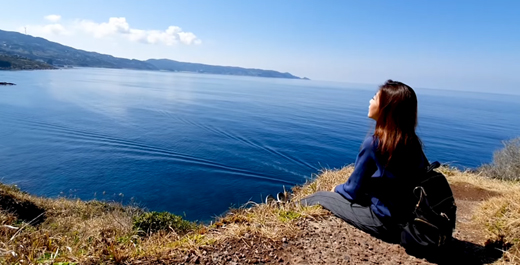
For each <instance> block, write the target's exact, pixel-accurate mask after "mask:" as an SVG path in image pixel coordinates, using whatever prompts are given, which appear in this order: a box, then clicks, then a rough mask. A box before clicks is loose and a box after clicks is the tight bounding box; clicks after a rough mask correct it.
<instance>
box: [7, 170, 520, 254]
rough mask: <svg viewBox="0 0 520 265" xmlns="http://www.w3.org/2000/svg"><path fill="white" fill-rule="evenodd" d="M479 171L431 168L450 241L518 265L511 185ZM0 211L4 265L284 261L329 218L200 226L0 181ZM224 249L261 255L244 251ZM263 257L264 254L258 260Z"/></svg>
mask: <svg viewBox="0 0 520 265" xmlns="http://www.w3.org/2000/svg"><path fill="white" fill-rule="evenodd" d="M488 169H489V166H488V167H487V168H486V167H483V168H481V169H479V170H473V171H460V170H458V169H455V168H450V167H442V168H440V171H441V172H443V173H444V174H445V175H446V176H447V178H448V181H449V182H450V184H451V185H452V186H453V187H454V188H453V189H454V193H455V197H456V199H457V203H458V204H459V211H461V212H462V213H461V212H459V213H458V219H460V223H458V231H457V232H456V237H457V235H465V234H468V235H469V234H471V235H472V236H473V237H470V238H473V240H472V241H474V242H473V243H474V244H478V245H482V246H484V245H489V246H492V247H493V248H498V249H500V250H501V251H502V252H503V255H502V256H501V258H499V259H497V260H495V261H494V264H514V263H520V258H519V257H520V221H519V220H520V185H519V183H518V181H510V180H509V181H504V180H498V179H492V178H489V177H485V176H484V174H485V172H486V170H488ZM352 170H353V168H352V166H351V165H349V166H346V167H344V168H342V169H337V170H324V171H322V172H321V174H319V175H318V176H317V177H316V178H315V179H314V180H313V181H311V182H309V183H306V184H305V185H303V186H298V187H294V188H293V189H292V191H291V192H290V193H291V196H292V201H293V202H296V201H299V200H300V199H301V198H303V197H305V196H307V195H310V194H312V193H314V192H316V191H320V190H330V189H331V188H332V187H334V186H335V185H337V184H339V183H342V182H345V181H346V180H347V179H348V177H349V176H350V174H351V173H352ZM468 189H473V190H474V191H478V192H477V193H475V194H491V195H490V196H483V197H479V198H481V199H478V200H469V199H468V198H466V197H464V196H466V195H462V194H465V193H464V192H460V190H462V191H463V190H468ZM288 193H289V192H288ZM468 196H469V195H468ZM470 201H471V203H470ZM466 202H467V204H465V203H466ZM0 207H1V208H2V211H1V212H0V242H1V243H0V262H1V263H3V264H131V263H145V264H150V263H153V264H155V263H157V264H158V263H207V264H214V263H215V264H222V263H227V262H233V261H235V260H236V262H237V263H240V264H242V263H271V262H288V263H290V261H288V258H287V257H288V256H290V255H291V253H283V251H284V249H283V248H282V246H284V245H287V244H286V243H287V241H289V240H293V239H294V238H297V237H302V236H305V235H303V234H302V233H301V224H302V222H310V223H313V222H318V221H319V220H321V219H323V218H325V217H327V216H330V213H328V212H327V211H325V210H323V209H321V207H319V206H314V207H303V206H301V205H299V204H297V203H285V204H276V203H275V204H255V203H250V204H249V205H245V206H244V207H241V208H239V209H231V210H230V211H229V212H228V213H227V214H225V215H224V216H222V217H220V218H217V219H215V221H214V222H212V223H211V224H209V225H202V224H195V223H191V222H187V221H185V220H182V218H181V217H179V216H174V215H172V214H169V213H156V212H146V211H144V210H142V209H139V208H137V207H133V206H122V205H120V204H117V203H107V202H100V201H81V200H77V199H67V198H57V199H50V198H43V197H37V196H33V195H30V194H27V193H25V192H23V191H20V190H19V189H18V188H17V187H15V186H8V185H0ZM466 210H467V213H465V212H464V211H466ZM266 242H267V243H266ZM233 244H235V245H237V246H243V248H241V249H258V250H260V252H259V251H258V250H256V253H257V254H258V253H260V254H258V255H257V254H255V252H251V253H252V254H251V255H249V254H248V255H249V256H248V255H245V254H244V253H246V252H244V251H245V250H239V249H237V247H235V246H234V245H233ZM266 249H267V250H268V252H265V251H266ZM262 251H264V252H265V253H269V255H267V254H266V255H263V256H262V255H261V254H262V253H264V252H262ZM280 251H281V252H280ZM212 253H214V254H212ZM248 253H249V252H248ZM277 253H278V254H277ZM280 253H282V254H280ZM257 256H258V257H257ZM235 258H236V259H235Z"/></svg>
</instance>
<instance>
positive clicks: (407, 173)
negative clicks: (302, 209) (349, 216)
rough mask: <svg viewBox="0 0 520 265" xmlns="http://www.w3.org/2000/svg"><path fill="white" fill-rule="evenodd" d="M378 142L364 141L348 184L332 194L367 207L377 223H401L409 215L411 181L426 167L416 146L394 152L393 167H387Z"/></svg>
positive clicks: (370, 138)
mask: <svg viewBox="0 0 520 265" xmlns="http://www.w3.org/2000/svg"><path fill="white" fill-rule="evenodd" d="M378 143H379V140H378V138H377V137H375V136H370V137H367V138H366V139H365V140H364V142H363V144H362V145H361V150H360V152H359V154H358V156H357V158H356V162H355V164H354V172H352V175H351V176H350V178H349V179H348V180H347V182H345V183H343V184H340V185H338V186H337V187H336V188H335V189H334V191H335V192H337V193H339V194H341V195H342V196H343V197H345V198H346V199H348V200H349V201H351V202H354V203H358V204H361V205H366V206H368V205H370V208H371V209H372V211H373V212H374V214H376V215H377V216H378V217H380V219H381V220H382V221H383V222H384V221H389V220H392V221H393V222H398V223H399V222H400V221H402V220H403V219H404V218H406V214H407V213H410V212H411V209H410V207H413V204H410V202H411V201H413V200H412V199H411V198H410V196H412V192H411V190H412V189H413V185H414V183H415V182H414V179H415V178H416V177H417V176H418V174H419V172H420V171H421V170H423V169H424V168H425V166H426V165H427V164H428V161H427V159H426V157H425V156H424V153H423V151H422V148H421V146H420V144H419V143H417V144H415V145H411V146H408V147H403V148H400V149H399V151H398V152H394V154H393V156H392V163H391V164H390V166H386V165H387V163H386V161H385V160H384V159H382V157H381V155H380V153H379V152H378Z"/></svg>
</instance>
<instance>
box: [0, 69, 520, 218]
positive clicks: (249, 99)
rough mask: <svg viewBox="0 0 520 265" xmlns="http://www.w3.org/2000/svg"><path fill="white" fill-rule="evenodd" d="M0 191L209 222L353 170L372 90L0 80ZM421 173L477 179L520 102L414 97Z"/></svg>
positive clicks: (28, 75) (213, 79) (141, 75)
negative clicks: (448, 167) (466, 174)
mask: <svg viewBox="0 0 520 265" xmlns="http://www.w3.org/2000/svg"><path fill="white" fill-rule="evenodd" d="M0 81H7V82H14V83H16V84H18V85H17V86H12V87H0V93H1V97H0V161H1V163H0V181H1V182H4V183H8V184H17V185H19V186H20V187H21V188H22V189H23V190H26V191H28V192H30V193H33V194H38V195H46V196H53V197H55V196H73V197H79V198H82V199H93V198H97V199H106V200H117V201H122V202H125V203H126V202H129V201H130V200H131V198H133V200H134V201H136V202H138V203H140V204H141V205H142V206H145V207H147V208H149V209H151V210H156V211H170V212H173V213H176V214H181V215H185V216H186V218H187V219H190V220H208V219H210V218H211V217H213V216H215V215H218V214H221V213H222V212H224V211H225V210H226V209H228V208H229V207H230V206H237V205H241V204H243V203H245V202H246V201H248V200H254V201H257V202H258V201H261V198H262V197H265V195H266V194H268V193H276V192H279V191H282V190H283V186H285V187H287V188H289V187H291V186H293V185H296V184H302V183H304V182H305V181H306V180H307V179H309V178H311V177H312V176H313V175H314V174H317V173H319V171H320V169H323V168H339V167H342V166H344V165H347V164H350V163H353V162H354V160H355V157H356V154H357V150H358V148H359V145H360V144H361V141H362V140H363V138H364V137H365V136H366V135H367V134H368V132H369V131H370V128H371V127H373V126H374V124H373V123H372V122H371V121H370V120H369V119H368V118H366V115H367V111H368V101H369V99H370V98H371V97H372V96H373V94H374V93H375V92H376V90H377V88H376V87H375V86H366V85H352V84H338V83H325V82H317V81H303V80H283V79H267V78H253V77H231V76H218V75H199V74H179V73H166V72H146V71H130V70H107V69H72V70H55V71H21V72H0ZM415 89H416V92H417V94H418V97H419V112H420V120H419V123H420V125H419V127H418V133H419V135H420V136H421V137H422V139H423V141H424V144H425V151H426V154H427V155H428V157H429V159H430V160H439V161H441V162H449V163H451V164H453V165H456V166H459V167H477V166H479V165H481V164H482V163H488V162H490V161H491V159H492V155H493V151H494V150H496V149H498V148H500V147H501V146H502V143H501V141H502V140H506V139H510V138H513V137H517V136H519V135H520V96H512V95H498V94H482V93H473V92H455V91H442V90H432V89H421V88H415Z"/></svg>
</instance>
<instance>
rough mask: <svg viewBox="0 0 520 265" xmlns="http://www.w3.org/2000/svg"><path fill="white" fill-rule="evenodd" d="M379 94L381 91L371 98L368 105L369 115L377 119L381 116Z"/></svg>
mask: <svg viewBox="0 0 520 265" xmlns="http://www.w3.org/2000/svg"><path fill="white" fill-rule="evenodd" d="M379 94H381V92H380V91H377V93H376V94H375V95H374V97H373V98H372V99H370V106H368V117H369V118H371V119H373V120H376V121H377V118H378V117H379Z"/></svg>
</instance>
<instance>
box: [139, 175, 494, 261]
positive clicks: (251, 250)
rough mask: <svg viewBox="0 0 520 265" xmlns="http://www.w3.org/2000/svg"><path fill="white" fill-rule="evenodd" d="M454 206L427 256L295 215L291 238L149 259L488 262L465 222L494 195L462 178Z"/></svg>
mask: <svg viewBox="0 0 520 265" xmlns="http://www.w3.org/2000/svg"><path fill="white" fill-rule="evenodd" d="M452 189H453V192H454V194H455V197H456V202H457V206H458V211H457V228H456V231H455V233H454V237H455V240H454V241H453V243H452V244H451V245H450V247H449V248H448V250H446V251H444V252H443V253H435V254H434V255H431V256H430V257H426V258H425V257H417V256H414V255H410V254H408V253H407V252H406V251H405V249H404V248H402V247H401V246H400V245H398V244H391V243H387V242H384V241H382V240H380V239H377V238H374V237H372V236H370V235H369V234H367V233H365V232H362V231H360V230H358V229H356V228H354V227H352V226H350V225H349V224H347V223H345V222H344V221H342V220H341V219H339V218H337V217H335V216H332V215H330V214H329V215H327V216H324V217H320V218H319V219H316V220H311V219H306V220H301V221H300V222H299V224H298V227H299V230H300V231H299V232H298V234H297V236H296V237H294V238H283V239H282V240H281V241H272V240H269V239H265V238H258V237H256V236H254V235H248V234H246V235H245V236H244V237H243V238H240V239H234V240H232V241H226V242H223V243H220V244H216V245H210V246H202V247H200V249H199V250H198V251H193V252H191V253H186V254H183V256H178V255H176V256H172V259H171V260H169V261H166V260H161V261H147V262H143V263H154V264H489V263H492V262H493V261H496V260H497V259H498V258H500V256H501V252H500V251H498V250H495V249H493V248H489V247H488V248H486V247H484V243H485V238H484V235H483V234H482V232H481V231H482V230H481V229H480V228H479V227H475V226H474V225H472V223H471V222H470V220H471V216H472V213H473V210H474V209H475V207H476V206H478V204H479V202H481V201H482V200H485V199H487V198H489V197H492V196H496V195H498V194H496V193H494V192H491V191H487V190H482V189H480V188H476V187H474V186H471V185H470V184H467V183H459V184H455V185H452Z"/></svg>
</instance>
